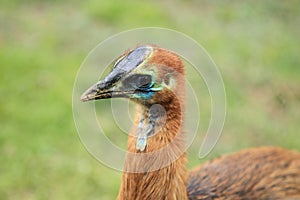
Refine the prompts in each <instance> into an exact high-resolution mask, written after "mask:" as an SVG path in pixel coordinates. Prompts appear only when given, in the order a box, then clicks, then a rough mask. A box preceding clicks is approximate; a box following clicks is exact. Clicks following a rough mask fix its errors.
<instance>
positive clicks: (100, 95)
mask: <svg viewBox="0 0 300 200" xmlns="http://www.w3.org/2000/svg"><path fill="white" fill-rule="evenodd" d="M112 95H113V88H110V87H109V88H107V87H105V83H103V82H102V81H99V82H97V83H96V84H94V85H92V86H91V87H90V88H89V89H87V90H86V91H85V92H84V93H83V94H82V95H81V97H80V100H81V101H83V102H84V101H90V100H96V99H107V98H111V97H112Z"/></svg>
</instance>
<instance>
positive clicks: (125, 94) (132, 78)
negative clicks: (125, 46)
mask: <svg viewBox="0 0 300 200" xmlns="http://www.w3.org/2000/svg"><path fill="white" fill-rule="evenodd" d="M112 65H113V67H112V70H111V71H110V73H109V74H108V75H107V76H106V77H105V78H104V79H103V80H100V81H98V82H97V83H96V84H94V85H92V86H91V87H90V88H89V89H88V90H87V91H85V92H84V93H83V94H82V96H81V101H90V100H97V99H107V98H117V97H119V98H120V97H121V98H129V99H131V100H133V101H135V102H137V103H139V104H142V105H146V106H151V105H153V104H168V103H170V101H171V100H172V99H174V97H176V96H177V98H178V95H179V94H182V93H183V90H184V89H183V87H184V82H183V81H184V79H183V74H184V67H183V63H182V61H181V59H180V58H179V56H177V55H176V54H175V53H173V52H171V51H168V50H166V49H163V48H160V47H158V46H153V45H143V46H137V47H136V48H134V49H131V50H129V51H126V52H125V53H124V54H123V55H121V56H120V57H119V58H118V59H116V60H115V61H114V62H113V63H112Z"/></svg>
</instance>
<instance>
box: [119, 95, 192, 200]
mask: <svg viewBox="0 0 300 200" xmlns="http://www.w3.org/2000/svg"><path fill="white" fill-rule="evenodd" d="M162 106H163V107H164V108H165V118H163V117H159V118H158V119H157V120H156V123H155V131H154V134H153V135H151V136H150V137H149V138H148V139H147V146H146V148H145V150H144V151H142V152H141V151H139V150H137V149H136V141H137V132H138V124H139V119H140V118H141V116H143V117H145V119H147V118H148V117H149V116H148V114H149V110H148V109H149V108H148V107H145V106H142V105H138V108H137V115H136V120H135V123H134V125H133V127H132V130H131V133H132V134H130V135H129V138H128V153H127V156H126V160H125V166H124V173H123V176H122V183H121V188H120V193H119V197H118V199H119V200H127V199H150V200H151V199H182V200H184V199H187V193H186V177H187V169H186V166H185V164H186V155H185V153H184V151H185V149H184V138H185V137H184V131H183V128H182V126H183V123H182V117H183V106H182V104H181V101H179V100H178V99H177V98H173V100H172V102H169V104H167V105H162Z"/></svg>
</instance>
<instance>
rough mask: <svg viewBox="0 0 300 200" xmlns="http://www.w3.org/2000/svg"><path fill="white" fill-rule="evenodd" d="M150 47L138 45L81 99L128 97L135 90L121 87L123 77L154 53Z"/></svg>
mask: <svg viewBox="0 0 300 200" xmlns="http://www.w3.org/2000/svg"><path fill="white" fill-rule="evenodd" d="M152 51H153V49H152V48H150V47H144V46H141V47H138V48H136V49H134V50H133V51H131V52H130V53H128V54H127V55H126V56H124V57H123V58H122V59H120V60H118V61H117V62H116V63H115V66H114V67H113V69H112V71H111V72H110V73H109V74H108V75H107V76H106V77H105V78H104V79H103V80H101V81H99V82H97V83H96V84H94V85H93V86H91V87H90V88H89V89H88V90H86V91H85V92H84V93H83V94H82V96H81V97H80V100H81V101H90V100H96V99H108V98H116V97H128V96H129V95H130V94H133V93H134V91H132V90H129V91H126V90H124V89H121V88H122V87H121V86H122V82H121V79H122V78H124V77H126V74H128V73H129V72H130V71H132V70H133V69H135V68H136V67H137V66H139V64H140V63H142V62H143V61H144V60H145V59H146V58H147V57H149V55H150V54H151V53H152Z"/></svg>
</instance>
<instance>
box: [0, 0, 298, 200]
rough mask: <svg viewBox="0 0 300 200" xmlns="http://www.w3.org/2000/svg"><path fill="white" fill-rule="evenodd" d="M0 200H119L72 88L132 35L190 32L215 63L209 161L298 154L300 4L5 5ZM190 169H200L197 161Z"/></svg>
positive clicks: (189, 0)
mask: <svg viewBox="0 0 300 200" xmlns="http://www.w3.org/2000/svg"><path fill="white" fill-rule="evenodd" d="M0 4H1V6H0V88H1V90H0V91H1V92H0V127H1V129H0V199H58V200H59V199H74V200H75V199H103V200H104V199H114V198H115V197H116V196H117V193H118V189H119V183H120V176H121V174H120V173H119V172H116V171H114V170H112V169H109V168H107V167H105V166H103V165H101V164H99V163H98V162H97V161H96V160H95V159H93V158H92V157H91V156H90V155H89V154H88V153H87V152H86V150H85V149H84V147H83V145H82V144H81V143H80V140H79V138H78V136H77V133H76V129H75V126H74V123H73V118H72V107H71V97H72V87H73V82H74V79H75V76H76V72H77V70H78V69H79V66H80V64H81V62H82V61H83V59H84V58H85V56H86V55H87V53H88V52H89V51H90V50H91V49H92V48H93V47H94V46H95V45H96V44H98V43H99V42H101V41H102V40H104V39H105V38H107V37H108V36H110V35H112V34H115V33H118V32H120V31H123V30H127V29H130V28H136V27H141V26H162V27H166V28H172V29H176V30H178V31H181V32H184V33H186V34H188V35H190V36H191V37H193V38H194V39H196V40H197V41H198V42H199V43H201V44H202V45H203V46H204V47H205V48H206V50H207V51H208V52H209V53H210V55H211V56H212V57H213V59H214V61H215V62H216V64H217V65H218V66H219V69H220V71H221V74H222V76H223V79H224V82H225V87H226V93H227V118H226V124H225V127H224V131H223V134H222V136H221V138H220V140H219V142H218V144H217V146H216V148H215V149H214V150H213V152H212V153H211V154H210V155H209V156H208V158H207V159H210V158H213V157H215V156H217V155H220V154H225V153H229V152H233V151H237V150H239V149H243V148H246V147H253V146H263V145H278V146H282V147H286V148H290V149H298V150H300V137H299V128H300V125H299V121H300V84H299V83H300V59H299V55H300V46H299V44H300V38H299V35H300V12H299V8H300V2H299V1H296V0H291V1H280V0H266V1H262V2H256V3H255V4H254V3H252V2H251V1H243V2H241V1H228V0H225V1H213V2H211V1H196V0H195V1H193V0H186V1H183V0H182V1H179V0H177V1H171V0H169V1H143V0H142V1H138V0H129V1H122V0H114V1H108V0H107V1H96V0H87V1H78V0H75V1H68V0H67V1H42V0H27V1H17V0H13V1H10V0H1V2H0ZM190 160H191V162H190V164H189V166H188V167H189V168H191V167H193V166H195V165H196V164H197V163H201V162H203V161H204V160H201V161H199V160H198V159H196V158H191V159H190Z"/></svg>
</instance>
